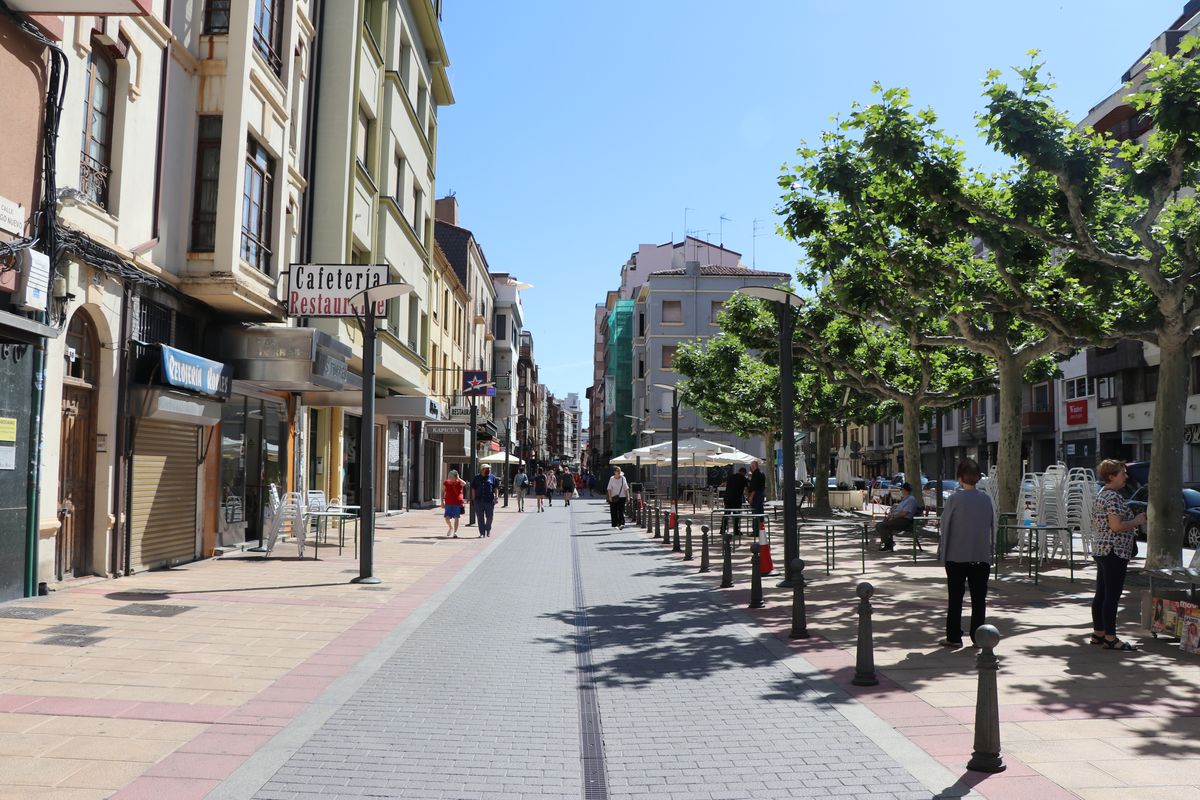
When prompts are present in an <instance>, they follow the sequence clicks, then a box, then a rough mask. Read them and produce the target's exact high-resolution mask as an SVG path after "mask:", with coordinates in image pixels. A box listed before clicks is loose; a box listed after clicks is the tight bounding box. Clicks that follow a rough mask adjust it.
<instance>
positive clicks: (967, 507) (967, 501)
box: [937, 458, 995, 647]
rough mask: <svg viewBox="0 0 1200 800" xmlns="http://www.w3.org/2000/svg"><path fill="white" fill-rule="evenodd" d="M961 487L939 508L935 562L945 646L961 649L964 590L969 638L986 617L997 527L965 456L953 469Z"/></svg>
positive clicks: (976, 472)
mask: <svg viewBox="0 0 1200 800" xmlns="http://www.w3.org/2000/svg"><path fill="white" fill-rule="evenodd" d="M956 474H957V477H958V482H959V484H960V486H961V491H958V492H955V493H954V494H952V495H950V497H948V498H947V499H946V505H945V506H944V507H943V508H942V525H941V536H940V537H939V538H938V550H937V556H938V561H941V562H943V563H944V564H945V565H946V590H947V593H948V596H949V600H948V603H947V608H946V638H945V639H943V640H942V644H943V645H944V646H946V647H962V643H963V638H962V634H963V631H962V611H963V593H964V591H965V589H966V587H967V586H970V588H971V628H970V633H971V642H972V643H974V642H975V631H976V630H978V628H979V626H980V625H982V624H984V622H985V621H986V616H987V585H988V576H989V575H990V574H991V571H992V532H993V530H994V525H995V517H994V511H993V509H992V498H990V497H988V496H987V495H986V494H984V493H983V492H981V491H979V490H978V489H976V488H975V485H976V484H978V483H979V478H980V477H981V476H982V473H981V472H980V470H979V465H978V464H976V463H975V462H974V461H972V460H971V459H969V458H965V459H963V460H962V461H960V462H959V464H958V469H957V471H956Z"/></svg>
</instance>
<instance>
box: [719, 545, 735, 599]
mask: <svg viewBox="0 0 1200 800" xmlns="http://www.w3.org/2000/svg"><path fill="white" fill-rule="evenodd" d="M721 558H722V559H723V561H722V563H721V588H722V589H728V588H729V587H731V586H733V534H732V533H722V534H721Z"/></svg>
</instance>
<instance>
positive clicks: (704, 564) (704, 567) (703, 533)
mask: <svg viewBox="0 0 1200 800" xmlns="http://www.w3.org/2000/svg"><path fill="white" fill-rule="evenodd" d="M711 570H712V567H710V566H709V564H708V526H707V525H701V526H700V572H709V571H711Z"/></svg>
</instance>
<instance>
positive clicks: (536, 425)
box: [516, 331, 541, 466]
mask: <svg viewBox="0 0 1200 800" xmlns="http://www.w3.org/2000/svg"><path fill="white" fill-rule="evenodd" d="M516 386H517V436H518V441H519V443H520V444H519V445H518V447H517V451H516V452H517V454H518V455H519V456H520V457H521V458H522V459H524V460H526V461H533V460H536V459H537V457H538V456H537V453H538V443H539V441H540V440H539V438H538V437H539V435H540V434H539V431H540V430H541V426H540V418H539V416H538V413H539V409H538V403H537V386H538V368H537V361H536V360H535V358H534V351H533V333H532V332H530V331H521V349H520V352H519V354H518V357H517V380H516ZM531 466H536V465H531Z"/></svg>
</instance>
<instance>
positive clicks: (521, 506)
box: [513, 467, 529, 514]
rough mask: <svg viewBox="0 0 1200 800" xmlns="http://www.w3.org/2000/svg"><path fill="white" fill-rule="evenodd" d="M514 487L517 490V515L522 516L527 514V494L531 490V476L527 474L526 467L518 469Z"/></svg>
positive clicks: (514, 478) (514, 477)
mask: <svg viewBox="0 0 1200 800" xmlns="http://www.w3.org/2000/svg"><path fill="white" fill-rule="evenodd" d="M513 485H514V486H515V487H516V488H517V513H518V514H521V513H524V512H525V492H527V491H528V490H529V476H528V475H526V474H525V468H524V467H517V474H516V475H514V476H513Z"/></svg>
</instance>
